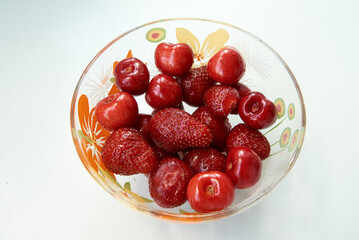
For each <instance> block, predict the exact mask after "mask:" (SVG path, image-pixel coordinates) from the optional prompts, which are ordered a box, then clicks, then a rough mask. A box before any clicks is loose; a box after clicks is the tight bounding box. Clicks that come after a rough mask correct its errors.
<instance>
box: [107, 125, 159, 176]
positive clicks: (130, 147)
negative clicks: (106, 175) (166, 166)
mask: <svg viewBox="0 0 359 240" xmlns="http://www.w3.org/2000/svg"><path fill="white" fill-rule="evenodd" d="M101 153H102V161H103V163H104V164H105V166H106V167H107V169H108V170H110V171H111V172H113V173H115V174H121V175H132V174H137V173H150V172H152V171H153V170H154V169H155V168H156V166H157V158H156V154H155V152H154V151H153V150H152V148H151V147H150V145H149V144H148V143H147V141H146V140H145V138H144V137H143V136H142V135H141V133H140V132H138V131H137V130H136V129H134V128H120V129H118V130H116V131H115V132H113V133H112V134H111V135H110V136H109V137H108V138H107V140H106V142H105V144H104V146H103V148H102V152H101Z"/></svg>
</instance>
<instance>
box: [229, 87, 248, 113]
mask: <svg viewBox="0 0 359 240" xmlns="http://www.w3.org/2000/svg"><path fill="white" fill-rule="evenodd" d="M232 87H234V88H235V89H236V90H237V92H238V94H239V98H241V97H243V96H244V95H246V94H247V93H249V92H250V91H251V90H250V89H249V87H247V86H246V85H245V84H243V83H241V82H238V83H237V84H236V85H234V86H232ZM231 114H238V108H235V109H233V111H232V112H231Z"/></svg>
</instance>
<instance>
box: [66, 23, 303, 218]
mask: <svg viewBox="0 0 359 240" xmlns="http://www.w3.org/2000/svg"><path fill="white" fill-rule="evenodd" d="M160 42H172V43H177V42H186V43H188V44H189V45H190V46H191V47H192V49H193V51H194V54H195V62H194V66H200V65H204V64H206V62H207V61H208V60H209V59H210V57H211V56H213V55H214V54H215V53H216V52H217V51H218V50H219V49H220V48H222V47H223V46H233V47H236V48H237V49H238V50H239V51H240V52H241V53H242V55H243V57H244V59H245V61H246V64H247V70H246V73H245V75H244V77H243V78H242V79H241V82H242V83H244V84H246V85H247V86H248V87H249V88H250V89H251V90H256V91H260V92H262V93H263V94H264V95H265V96H266V97H267V98H268V99H270V100H272V101H273V102H274V103H275V105H276V107H277V118H278V119H277V121H276V123H275V124H274V125H273V126H271V127H270V128H268V129H264V130H261V132H262V133H263V134H264V135H265V136H266V137H267V139H268V141H269V142H270V144H271V154H270V157H269V158H267V159H266V160H264V161H263V166H262V176H261V179H260V181H259V182H258V183H257V184H256V185H255V186H253V187H251V188H248V189H245V190H238V189H237V190H236V195H235V200H234V202H233V204H232V205H231V206H230V207H228V208H226V209H224V210H221V211H216V212H211V213H203V214H202V213H197V212H195V211H194V210H192V209H191V207H190V206H189V204H188V202H186V203H185V204H183V205H182V206H180V207H176V208H171V209H165V208H161V207H159V206H158V205H157V204H156V203H155V202H153V200H152V199H151V196H150V194H149V191H148V179H147V177H146V176H144V175H143V174H137V175H132V176H119V175H114V174H112V173H111V172H109V171H108V170H107V169H106V167H105V166H104V164H103V163H102V161H101V157H100V152H101V148H102V146H103V144H104V142H105V139H106V137H107V136H108V135H109V134H110V133H109V132H108V131H106V130H105V129H103V128H102V127H101V125H100V124H99V123H98V122H97V121H96V118H95V117H94V107H95V105H96V103H97V102H98V101H100V100H101V99H102V98H104V97H106V96H108V95H110V94H113V93H115V92H118V91H119V90H118V89H117V88H116V86H115V84H114V77H113V66H114V63H115V62H116V61H120V60H122V59H123V58H125V57H129V56H133V57H136V58H139V59H141V60H142V61H143V62H145V63H146V64H147V67H148V69H149V72H150V75H151V78H152V77H153V76H154V75H156V74H158V73H159V71H158V70H157V68H156V67H155V64H154V50H155V48H156V46H157V45H158V43H160ZM136 100H137V102H138V105H139V111H140V113H147V114H151V112H152V110H153V109H152V108H151V107H149V106H148V105H147V103H146V102H145V100H144V95H142V96H138V97H136ZM184 108H185V110H186V111H188V112H189V113H192V112H193V111H194V110H195V109H194V108H192V107H190V106H188V105H186V104H184ZM229 120H230V122H231V125H232V127H234V126H235V125H237V124H238V123H241V122H242V121H241V119H240V118H239V116H238V115H233V114H231V115H230V116H229ZM305 121H306V118H305V107H304V102H303V98H302V94H301V91H300V89H299V86H298V83H297V81H296V79H295V77H294V75H293V73H292V72H291V70H290V69H289V67H288V66H287V64H286V63H285V62H284V61H283V59H282V58H281V57H280V56H279V55H278V54H277V53H276V52H275V51H274V50H273V49H272V48H271V47H270V46H268V45H267V44H266V43H264V42H263V41H262V40H260V39H259V38H257V37H256V36H254V35H252V34H251V33H249V32H247V31H245V30H243V29H241V28H238V27H236V26H233V25H231V24H227V23H223V22H218V21H212V20H205V19H164V20H160V21H155V22H150V23H147V24H144V25H141V26H139V27H136V28H134V29H132V30H130V31H128V32H126V33H124V34H122V35H120V36H118V37H117V38H116V39H114V40H113V41H111V42H110V43H109V44H107V45H106V46H105V47H104V48H103V49H102V50H101V51H100V52H99V53H98V54H97V55H96V56H95V57H94V59H92V61H91V62H90V63H89V65H88V66H87V67H86V69H85V70H84V72H83V74H82V75H81V77H80V80H79V82H78V84H77V86H76V89H75V92H74V95H73V99H72V103H71V129H72V137H73V141H74V144H75V147H76V150H77V153H78V155H79V157H80V159H81V161H82V163H83V165H84V166H85V168H86V170H87V171H88V172H89V173H90V175H91V176H92V177H93V178H94V179H95V180H96V181H97V182H98V183H99V184H100V185H101V186H102V187H103V188H104V189H105V190H106V191H107V192H108V193H110V194H111V195H112V196H114V197H115V198H116V199H118V200H119V201H120V202H122V203H124V204H125V205H127V206H130V207H132V208H134V209H136V210H138V211H140V212H142V213H145V214H149V215H151V216H154V217H157V218H160V219H164V220H169V221H175V222H201V221H207V220H214V219H219V218H223V217H227V216H230V215H233V214H236V213H239V212H241V211H243V210H245V209H247V208H249V207H250V206H253V205H254V204H255V203H256V202H258V201H259V200H260V199H262V198H263V197H264V196H265V195H266V194H267V193H269V192H270V191H271V190H272V189H273V188H274V187H275V186H276V185H277V184H278V183H279V182H280V181H281V180H282V179H283V178H284V177H285V176H286V175H287V174H288V172H289V171H290V170H291V168H292V167H293V165H294V163H295V161H296V159H297V158H298V154H299V152H300V150H301V147H302V144H303V140H304V134H305Z"/></svg>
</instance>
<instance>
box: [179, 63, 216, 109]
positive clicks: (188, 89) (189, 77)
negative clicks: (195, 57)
mask: <svg viewBox="0 0 359 240" xmlns="http://www.w3.org/2000/svg"><path fill="white" fill-rule="evenodd" d="M178 80H179V82H180V85H181V88H182V97H183V101H185V102H186V103H187V104H189V105H191V106H202V105H203V104H204V103H203V94H204V93H205V92H206V91H207V90H208V89H209V88H211V87H212V86H214V85H215V81H213V80H212V79H211V78H210V77H209V75H208V72H207V67H206V66H202V67H199V68H192V69H191V70H190V71H189V72H188V73H187V74H186V75H185V76H183V77H180V78H178Z"/></svg>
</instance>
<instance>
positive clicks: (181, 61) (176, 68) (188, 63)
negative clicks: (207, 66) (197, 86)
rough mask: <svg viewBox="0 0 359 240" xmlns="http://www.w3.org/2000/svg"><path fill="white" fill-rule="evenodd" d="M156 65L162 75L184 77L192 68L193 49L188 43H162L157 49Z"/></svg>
mask: <svg viewBox="0 0 359 240" xmlns="http://www.w3.org/2000/svg"><path fill="white" fill-rule="evenodd" d="M155 64H156V66H157V68H158V69H159V70H161V71H162V73H166V74H168V75H171V76H182V75H184V74H186V73H187V72H188V71H189V70H190V69H191V67H192V64H193V51H192V48H191V47H190V46H189V45H188V44H186V43H177V44H172V43H166V42H164V43H160V44H159V45H158V46H157V47H156V49H155Z"/></svg>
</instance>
